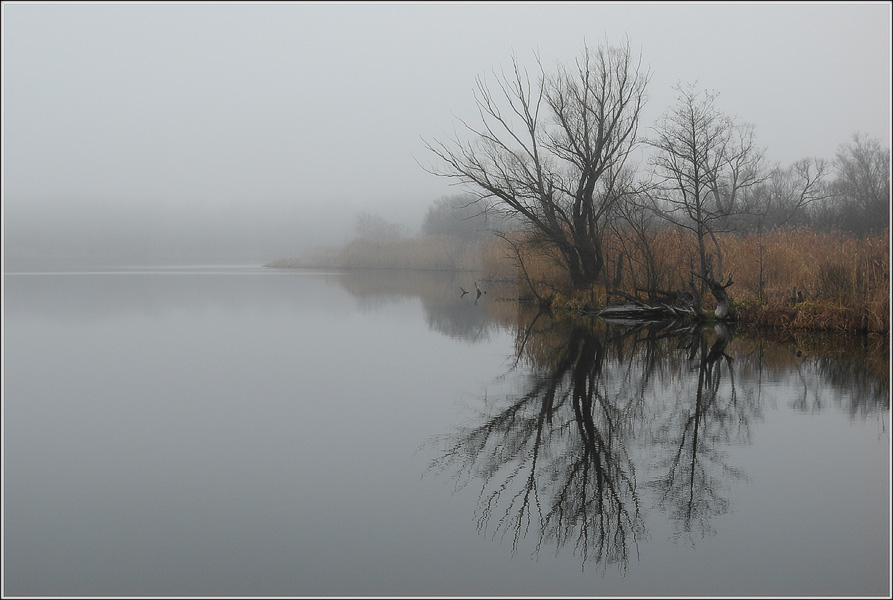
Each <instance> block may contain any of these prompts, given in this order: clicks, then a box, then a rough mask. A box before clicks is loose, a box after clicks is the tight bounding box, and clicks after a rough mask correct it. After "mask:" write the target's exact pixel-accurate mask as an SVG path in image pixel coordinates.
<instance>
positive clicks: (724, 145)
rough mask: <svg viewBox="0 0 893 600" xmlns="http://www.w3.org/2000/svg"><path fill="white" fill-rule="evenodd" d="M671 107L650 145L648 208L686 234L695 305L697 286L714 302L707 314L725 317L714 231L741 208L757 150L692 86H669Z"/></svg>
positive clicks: (754, 177) (743, 128)
mask: <svg viewBox="0 0 893 600" xmlns="http://www.w3.org/2000/svg"><path fill="white" fill-rule="evenodd" d="M676 91H677V94H678V95H677V102H676V105H675V106H674V107H673V108H672V109H670V110H669V111H668V112H667V113H666V114H665V115H664V116H663V117H662V118H661V119H660V121H659V122H658V125H657V127H656V128H655V137H654V139H653V140H652V141H651V142H650V143H651V145H652V146H653V147H654V149H655V150H656V151H657V152H656V153H655V154H654V155H653V156H652V159H651V161H652V167H653V170H654V174H655V176H656V178H657V187H656V197H655V200H656V208H657V210H658V212H659V213H660V214H661V215H662V216H663V217H664V218H665V219H667V220H668V221H669V222H671V223H673V224H674V225H676V226H677V227H681V228H683V229H685V230H688V231H690V232H691V233H692V234H693V235H694V237H695V241H696V243H697V252H698V265H696V266H695V265H692V267H693V268H692V269H691V273H692V276H693V277H696V278H697V279H700V281H701V284H700V286H698V287H697V288H696V286H695V285H694V282H692V287H693V288H695V290H694V291H695V292H696V302H697V304H698V306H697V308H698V310H700V297H701V296H702V294H703V292H704V289H705V287H706V288H708V289H709V290H710V292H711V293H712V294H713V296H714V298H716V304H717V306H716V311H715V315H716V318H718V319H723V318H726V317H728V315H729V307H730V305H731V298H730V297H729V295H728V292H727V291H726V290H727V289H728V287H729V286H731V285H732V284H733V283H734V281H733V280H732V276H731V274H730V275H729V277H728V279H726V280H725V281H724V280H723V273H722V250H721V248H720V245H719V241H718V239H717V234H719V233H721V232H724V231H729V230H730V229H731V228H732V227H733V226H734V217H735V216H736V215H739V214H742V213H743V212H744V210H745V207H746V202H745V197H744V196H745V195H746V192H747V191H748V190H749V189H750V188H752V187H753V186H755V185H757V184H759V183H761V182H762V181H763V180H764V179H765V175H764V174H763V169H762V153H761V152H760V151H759V150H758V149H757V148H756V147H755V145H754V135H753V127H752V126H750V125H745V124H739V123H737V122H736V121H735V120H734V119H732V118H731V117H729V116H726V115H725V114H723V113H722V112H720V111H719V110H718V109H717V108H716V106H715V99H716V96H717V94H715V93H710V92H706V91H705V92H704V93H703V94H698V93H697V92H696V91H695V88H694V85H689V86H685V87H684V86H681V85H680V86H677V87H676Z"/></svg>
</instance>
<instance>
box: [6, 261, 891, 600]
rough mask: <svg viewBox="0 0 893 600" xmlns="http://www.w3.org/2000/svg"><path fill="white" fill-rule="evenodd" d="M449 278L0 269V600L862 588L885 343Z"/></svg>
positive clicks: (871, 587) (873, 586)
mask: <svg viewBox="0 0 893 600" xmlns="http://www.w3.org/2000/svg"><path fill="white" fill-rule="evenodd" d="M473 281H474V278H473V276H471V275H461V274H457V275H443V274H427V275H423V274H415V275H413V274H406V273H385V272H380V273H318V272H295V271H278V270H269V269H263V268H261V267H255V266H220V265H211V266H193V267H154V268H123V269H122V268H115V269H88V270H84V269H80V270H72V269H68V270H65V271H60V272H54V273H48V272H43V273H37V272H29V273H22V272H19V273H16V272H7V273H6V275H5V276H4V286H5V289H4V300H5V304H4V382H3V392H4V432H3V433H4V510H5V513H4V535H5V539H4V550H5V551H4V558H3V560H4V568H3V571H4V585H5V590H4V595H6V596H30V595H39V596H53V595H66V596H67V595H91V596H107V595H114V596H119V595H123V596H128V595H137V596H159V595H176V596H188V595H202V596H217V595H240V596H272V595H287V596H327V595H364V596H381V595H387V596H394V595H428V596H431V595H436V596H445V595H526V596H530V595H549V596H563V595H576V596H599V595H612V596H613V595H637V596H643V595H644V596H647V595H662V596H665V595H689V596H691V595H735V596H741V595H747V596H752V595H820V596H828V595H831V596H834V595H879V596H880V595H886V594H888V593H889V591H890V434H889V416H890V404H889V371H888V364H887V361H888V358H887V341H886V339H884V340H880V341H878V340H873V339H857V340H849V339H843V338H830V339H829V338H827V337H810V336H801V337H799V338H797V339H795V340H780V339H766V338H763V337H760V336H755V335H753V334H748V333H743V332H740V331H726V330H722V329H720V330H713V329H709V330H703V331H699V330H678V331H670V330H666V329H663V328H656V327H652V328H641V329H634V328H633V329H631V328H629V327H626V326H620V325H605V324H604V323H602V322H596V321H592V322H587V321H566V320H565V321H560V320H554V319H550V318H549V317H548V316H543V315H535V314H532V313H531V314H527V313H525V312H524V311H520V310H519V307H518V306H517V305H515V304H513V303H511V302H505V301H503V300H501V299H500V294H499V292H498V290H496V289H488V293H487V294H484V295H482V296H481V297H480V298H476V297H475V292H474V290H473ZM459 286H462V287H464V288H465V289H468V290H472V291H471V294H468V295H465V296H460V291H459Z"/></svg>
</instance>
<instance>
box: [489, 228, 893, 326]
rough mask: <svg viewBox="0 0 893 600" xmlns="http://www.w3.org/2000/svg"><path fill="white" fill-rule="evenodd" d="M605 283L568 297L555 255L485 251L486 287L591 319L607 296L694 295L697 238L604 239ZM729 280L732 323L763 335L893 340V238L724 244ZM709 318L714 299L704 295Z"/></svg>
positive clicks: (741, 237)
mask: <svg viewBox="0 0 893 600" xmlns="http://www.w3.org/2000/svg"><path fill="white" fill-rule="evenodd" d="M604 242H605V244H604V256H605V267H604V270H603V281H602V283H601V284H599V285H598V286H595V287H594V288H592V289H588V290H571V289H570V284H569V280H568V278H567V276H566V273H565V272H564V269H563V267H562V265H561V263H560V260H558V258H557V256H556V255H555V253H554V252H549V251H548V249H547V248H542V247H538V246H537V245H536V244H532V243H524V240H523V239H522V238H521V237H516V238H514V239H511V240H506V239H494V240H491V241H490V242H489V243H488V244H487V245H486V246H485V247H484V250H483V252H484V257H483V267H484V270H485V273H486V276H487V277H490V278H494V279H508V278H513V279H515V280H516V281H518V283H519V287H520V288H521V289H522V290H523V289H525V288H531V287H532V290H531V289H528V290H527V291H526V292H522V293H521V295H524V293H526V294H528V295H534V296H537V297H550V298H551V299H552V303H553V305H554V306H558V307H562V306H563V307H566V308H583V309H587V308H588V309H592V308H598V307H600V306H603V305H604V304H605V303H606V302H608V301H609V300H610V299H611V294H612V293H613V294H615V295H627V296H636V297H639V298H643V299H646V298H647V297H648V294H649V291H653V290H664V291H688V290H689V289H690V286H691V281H692V276H691V271H692V270H693V268H694V265H695V264H696V261H697V248H696V246H695V244H694V241H693V239H692V237H691V236H687V235H685V234H684V233H682V232H680V231H678V230H675V229H671V228H661V229H655V230H653V231H648V232H644V233H643V232H638V233H636V232H625V231H622V230H620V231H615V232H612V233H611V234H610V235H606V236H605V240H604ZM718 242H719V246H720V248H721V250H722V255H723V273H724V274H731V275H732V277H733V278H734V281H735V283H734V285H733V286H732V287H730V288H729V292H730V294H731V296H732V298H733V299H734V309H735V311H736V316H737V317H738V318H739V319H740V320H743V321H747V322H750V323H752V324H755V325H760V326H767V327H780V328H788V329H824V330H834V331H869V332H888V331H889V311H890V244H889V236H888V234H887V232H884V233H881V234H873V235H868V236H866V237H855V236H851V235H846V234H841V233H820V232H815V231H812V230H808V229H795V230H775V231H770V232H763V233H759V232H753V233H747V234H731V233H730V234H724V235H722V236H719V237H718ZM703 300H704V308H705V309H706V310H710V309H712V308H713V307H712V306H711V303H712V298H711V297H710V295H709V294H706V295H704V298H703Z"/></svg>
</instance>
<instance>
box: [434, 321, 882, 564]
mask: <svg viewBox="0 0 893 600" xmlns="http://www.w3.org/2000/svg"><path fill="white" fill-rule="evenodd" d="M521 321H522V323H523V324H519V325H518V326H517V327H516V344H515V345H516V356H515V363H514V366H513V369H512V372H511V373H509V374H507V375H506V376H505V377H504V378H503V379H502V386H501V388H500V386H498V385H497V386H495V387H496V388H497V389H498V393H497V394H495V396H494V395H492V394H491V393H488V395H487V397H486V398H484V399H482V404H483V406H484V408H483V410H482V411H481V413H480V414H479V415H477V417H476V418H475V419H474V420H473V421H472V423H471V424H470V425H468V426H465V427H461V428H459V429H457V430H456V431H454V432H452V433H450V434H447V435H445V436H443V437H440V438H437V439H436V440H433V443H434V444H435V445H436V446H437V447H438V454H437V456H436V458H435V459H434V460H433V461H432V462H431V464H430V470H431V471H433V472H435V473H438V474H441V475H445V474H446V475H449V476H452V477H455V478H456V481H457V484H458V486H459V487H465V486H469V485H479V486H481V491H480V495H479V498H478V508H477V513H476V515H475V521H476V524H477V528H478V530H479V531H480V532H481V533H486V534H487V535H489V536H491V537H494V538H501V539H504V538H508V539H510V540H511V547H512V551H513V552H515V551H517V550H518V549H519V547H520V543H521V541H522V540H524V539H525V538H532V540H533V543H534V553H538V552H539V551H540V550H541V549H542V548H543V547H544V546H546V545H550V546H554V547H555V549H556V550H560V549H562V548H568V547H569V548H572V550H573V552H574V553H575V554H577V555H578V556H579V558H580V560H581V564H582V566H583V567H584V568H585V567H586V566H587V565H600V566H601V567H602V568H606V567H607V566H608V565H614V566H616V567H618V568H619V569H621V570H624V569H625V568H626V567H627V564H628V562H629V561H630V559H631V558H633V557H634V556H636V552H637V550H638V547H639V543H640V542H641V541H642V540H644V539H647V537H648V534H647V530H646V518H645V516H646V512H647V513H649V514H650V515H651V516H650V518H652V519H654V518H663V519H668V520H669V521H670V522H671V523H672V529H673V531H674V533H673V534H672V536H673V538H674V539H676V540H677V541H678V540H681V539H684V540H686V541H688V542H689V543H692V544H693V543H694V541H695V540H697V539H698V538H700V537H703V536H705V535H708V534H711V533H713V527H712V525H711V523H712V521H713V520H714V519H715V518H716V517H717V516H719V515H723V514H725V513H727V512H728V511H729V510H730V508H731V504H732V499H731V498H730V495H729V490H730V488H731V486H732V485H733V484H734V482H735V481H739V480H742V479H746V477H747V475H746V474H745V473H744V472H743V470H742V469H741V468H740V467H739V466H737V465H735V464H732V463H731V462H730V461H729V459H728V454H729V453H728V450H729V449H730V448H732V447H738V446H747V445H749V444H750V443H751V433H752V430H753V428H754V426H755V424H756V423H758V422H759V421H760V420H761V419H762V416H763V414H762V412H763V409H764V406H765V405H766V403H770V404H771V403H772V402H773V401H774V397H773V394H772V392H771V391H770V388H771V385H769V384H770V383H771V382H772V380H773V377H776V378H777V377H778V376H779V373H781V372H785V373H787V374H788V375H787V377H789V376H790V375H789V374H790V373H796V374H797V376H800V377H803V378H804V380H805V381H808V382H811V384H813V385H815V386H816V389H817V390H822V391H821V393H813V394H809V393H807V394H806V398H807V401H811V402H812V403H813V408H820V405H821V403H822V402H823V401H824V400H823V398H824V397H825V396H826V395H828V394H831V395H834V397H835V402H837V403H838V404H840V403H841V402H843V403H844V404H848V406H845V407H842V408H845V409H846V410H849V411H850V412H859V413H861V414H867V413H871V412H873V413H874V414H878V413H879V411H883V410H887V409H889V396H888V382H887V380H886V378H885V377H878V376H877V374H875V373H872V371H871V370H870V369H866V366H865V364H864V363H859V362H858V361H857V360H856V359H855V358H853V360H852V361H851V362H840V361H837V360H835V359H834V358H833V357H831V356H827V355H819V354H804V352H803V351H802V350H801V351H799V356H797V354H798V352H796V351H795V352H790V348H791V347H790V346H785V345H784V344H783V343H773V342H771V341H769V340H767V339H764V338H756V339H754V338H751V337H747V336H743V335H742V336H741V337H740V338H738V337H736V335H735V332H733V331H730V330H729V329H728V328H726V327H725V326H723V325H717V326H716V327H715V328H699V327H676V326H671V325H670V326H667V325H659V324H651V325H642V326H636V327H629V326H623V325H611V324H607V323H605V322H604V321H601V320H595V319H594V320H581V319H561V320H556V319H553V318H551V317H547V316H545V315H542V314H537V315H534V316H533V317H532V318H529V319H527V320H523V319H522V320H521ZM838 342H839V340H838ZM837 347H839V343H838V346H837ZM784 348H788V350H789V354H790V356H789V357H787V358H788V359H790V358H791V357H793V358H795V359H796V360H795V361H794V363H793V366H794V368H793V369H790V366H791V365H790V364H788V369H787V370H784V369H783V368H781V365H780V364H775V363H773V362H772V361H771V359H770V357H771V356H772V355H774V354H778V353H780V352H783V349H784ZM817 350H818V346H815V347H813V352H817ZM874 350H875V354H877V351H878V350H880V348H874ZM849 356H850V357H858V354H857V353H852V352H851V353H850V354H849ZM764 388H765V389H764ZM834 390H838V391H840V390H847V393H846V394H839V393H835V391H834Z"/></svg>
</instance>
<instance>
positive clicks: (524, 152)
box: [427, 43, 650, 289]
mask: <svg viewBox="0 0 893 600" xmlns="http://www.w3.org/2000/svg"><path fill="white" fill-rule="evenodd" d="M537 66H538V68H539V73H538V74H537V75H536V77H535V78H534V79H532V78H531V76H530V74H529V73H528V71H527V70H526V69H525V68H523V67H522V66H521V65H519V64H518V61H517V59H513V60H512V71H511V73H510V74H509V75H507V74H506V73H505V72H502V73H500V74H499V75H497V76H496V85H495V88H491V86H490V85H489V84H488V83H487V82H486V81H485V80H484V79H483V78H481V77H478V79H477V88H476V91H475V99H476V101H477V107H478V111H479V116H480V121H481V124H480V125H478V126H474V125H471V124H469V123H468V122H466V121H461V120H460V123H461V124H462V127H463V129H464V133H465V134H468V135H470V137H471V140H461V139H459V136H458V134H457V135H456V137H454V138H453V139H451V140H449V141H447V142H442V141H436V140H435V141H434V142H431V143H428V144H427V148H428V149H429V150H430V151H431V152H433V153H434V154H435V155H436V156H437V157H439V159H440V160H442V162H443V163H444V166H443V167H442V168H433V169H429V171H430V172H432V173H434V174H436V175H440V176H444V177H449V178H452V179H455V180H457V181H459V182H461V183H463V184H466V185H468V186H470V187H471V189H473V190H474V191H475V192H476V193H477V194H478V196H479V198H480V199H481V200H485V199H492V201H493V207H494V208H495V209H497V210H499V211H502V212H504V213H506V214H508V215H510V216H517V217H520V218H521V219H523V220H524V221H525V222H526V223H527V224H529V226H530V228H531V229H532V230H533V231H535V232H536V233H537V234H538V235H539V236H540V237H541V238H542V239H545V240H547V241H548V242H549V243H550V244H552V245H554V247H555V248H556V249H557V250H558V252H559V253H560V254H561V256H562V258H563V261H564V263H565V266H566V268H567V270H568V274H569V277H570V281H571V284H572V285H573V286H574V287H575V288H578V289H579V288H586V287H588V286H590V285H592V284H594V283H596V282H597V281H598V277H599V275H600V274H601V271H602V269H603V268H604V256H603V250H602V244H601V237H600V233H599V231H600V223H601V221H602V220H603V219H604V217H605V215H606V213H607V211H608V209H609V208H610V206H611V203H612V202H614V201H615V200H616V199H617V197H618V196H619V195H621V194H622V193H624V192H623V191H622V190H619V189H617V188H616V187H615V184H616V183H617V181H618V180H617V179H616V178H615V175H616V174H617V173H620V172H621V171H622V169H623V166H624V165H625V164H626V162H627V160H628V158H629V156H630V154H631V152H632V151H633V149H634V148H635V147H636V145H637V143H638V141H639V140H638V138H637V131H638V124H639V115H640V112H641V110H642V107H643V105H644V102H645V88H646V86H647V83H648V80H649V78H650V74H649V73H648V72H647V70H645V71H643V69H642V66H641V59H639V60H636V59H634V58H633V56H632V54H631V52H630V48H629V44H628V43H626V44H625V45H622V46H619V47H607V46H602V47H599V48H598V49H597V50H594V51H591V50H590V49H589V48H588V47H584V51H583V54H582V56H581V57H580V58H579V59H578V60H577V61H576V62H575V64H574V65H573V66H572V67H565V66H559V67H558V69H557V72H555V73H554V74H547V73H546V72H545V70H544V69H543V66H542V63H541V62H540V61H539V59H537Z"/></svg>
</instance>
